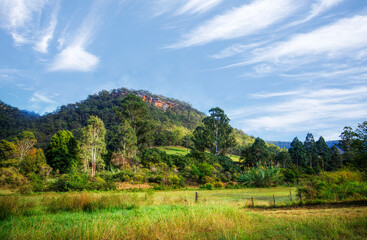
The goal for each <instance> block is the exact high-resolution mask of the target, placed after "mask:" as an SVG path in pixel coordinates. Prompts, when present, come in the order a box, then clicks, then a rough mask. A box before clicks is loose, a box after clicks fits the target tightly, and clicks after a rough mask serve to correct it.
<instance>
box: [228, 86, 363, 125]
mask: <svg viewBox="0 0 367 240" xmlns="http://www.w3.org/2000/svg"><path fill="white" fill-rule="evenodd" d="M252 96H253V97H260V98H269V97H284V96H288V98H282V99H281V101H275V100H274V101H273V102H271V103H269V102H268V103H266V104H264V105H262V106H254V107H249V108H242V109H237V110H234V111H232V112H230V113H229V116H230V118H231V119H234V120H236V121H237V122H239V123H240V124H241V125H242V126H243V128H244V129H245V130H252V131H254V130H255V131H256V130H259V129H265V130H271V131H285V132H292V131H300V130H307V131H308V130H313V129H318V130H322V129H324V130H326V129H328V128H329V127H330V125H332V124H336V123H337V122H338V121H346V120H347V119H363V118H366V117H367V102H366V101H365V100H366V99H367V87H366V86H356V87H354V88H349V89H340V88H324V89H302V90H295V91H286V92H274V93H257V94H253V95H252Z"/></svg>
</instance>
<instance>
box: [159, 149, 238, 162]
mask: <svg viewBox="0 0 367 240" xmlns="http://www.w3.org/2000/svg"><path fill="white" fill-rule="evenodd" d="M157 148H158V149H159V150H162V151H165V152H166V153H167V154H176V155H181V156H185V155H186V154H188V153H189V151H187V148H185V147H181V146H173V147H168V146H167V147H157ZM227 156H228V157H230V158H231V159H232V160H233V161H235V162H238V161H240V156H237V155H229V154H227Z"/></svg>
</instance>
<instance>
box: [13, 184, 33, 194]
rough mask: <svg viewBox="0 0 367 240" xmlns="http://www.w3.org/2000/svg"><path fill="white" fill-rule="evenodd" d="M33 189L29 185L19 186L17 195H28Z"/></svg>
mask: <svg viewBox="0 0 367 240" xmlns="http://www.w3.org/2000/svg"><path fill="white" fill-rule="evenodd" d="M32 189H33V187H32V185H30V184H25V185H23V186H20V187H19V188H18V190H17V192H18V193H20V194H27V193H30V192H31V191H32Z"/></svg>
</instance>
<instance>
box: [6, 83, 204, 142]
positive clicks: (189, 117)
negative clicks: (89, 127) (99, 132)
mask: <svg viewBox="0 0 367 240" xmlns="http://www.w3.org/2000/svg"><path fill="white" fill-rule="evenodd" d="M129 94H135V95H137V96H139V97H140V98H141V99H142V100H143V101H144V102H145V103H146V105H147V107H148V111H149V113H150V115H151V117H152V120H153V121H154V124H155V126H156V132H159V133H166V134H167V135H170V133H171V132H173V131H175V132H176V133H177V132H181V133H182V134H187V132H189V131H192V130H193V129H195V128H196V127H197V126H198V125H199V124H200V122H201V120H202V119H203V118H204V117H205V115H204V114H203V113H202V112H200V111H198V110H196V109H195V108H193V107H192V106H191V105H190V104H188V103H186V102H182V101H179V100H177V99H172V98H167V97H164V96H160V95H154V94H151V93H150V92H147V91H143V90H138V91H137V90H129V89H126V88H120V89H114V90H111V91H106V90H103V91H101V92H99V93H98V94H93V95H89V96H88V98H87V99H86V100H83V101H81V102H77V103H74V104H68V105H66V106H65V105H64V106H61V107H60V108H58V109H57V110H56V111H54V112H53V113H48V114H46V115H43V116H39V115H37V114H34V113H29V112H25V111H21V110H19V109H17V108H15V107H11V106H9V105H7V104H5V103H3V102H0V106H1V107H0V139H9V138H11V137H13V136H15V135H16V134H18V133H19V132H21V131H23V130H30V131H32V132H34V134H35V135H36V138H37V139H38V145H39V146H41V147H43V146H46V145H47V144H48V141H49V139H50V138H51V137H52V136H53V135H54V134H55V133H56V132H58V131H61V130H70V131H73V132H74V133H75V134H77V129H80V128H81V127H84V126H85V125H86V124H87V121H88V119H89V117H90V116H91V115H94V116H98V117H99V118H101V119H102V120H103V122H104V124H105V126H106V129H107V131H111V129H112V128H113V127H114V126H117V125H119V124H120V122H121V118H119V117H118V115H117V114H116V111H118V109H119V108H120V104H121V101H122V100H123V99H124V98H126V97H127V96H128V95H129ZM171 135H172V134H171ZM168 137H169V136H168Z"/></svg>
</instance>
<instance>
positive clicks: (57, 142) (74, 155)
mask: <svg viewBox="0 0 367 240" xmlns="http://www.w3.org/2000/svg"><path fill="white" fill-rule="evenodd" d="M79 153H80V147H79V145H78V142H77V141H76V140H75V138H74V136H73V134H72V133H71V132H70V131H67V130H63V131H60V132H58V133H56V134H55V135H53V136H52V138H51V141H50V144H49V145H48V148H47V151H46V158H47V163H48V164H49V165H50V166H51V167H52V168H53V169H54V171H56V170H59V171H60V173H67V172H69V171H70V170H71V168H72V166H78V165H80V158H79Z"/></svg>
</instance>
